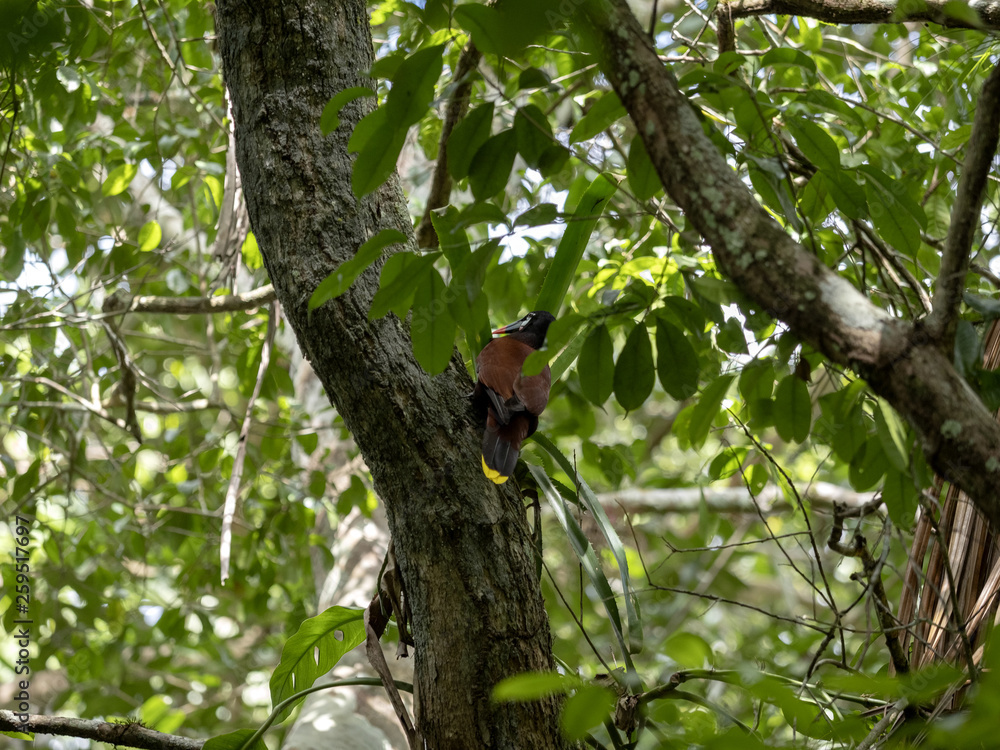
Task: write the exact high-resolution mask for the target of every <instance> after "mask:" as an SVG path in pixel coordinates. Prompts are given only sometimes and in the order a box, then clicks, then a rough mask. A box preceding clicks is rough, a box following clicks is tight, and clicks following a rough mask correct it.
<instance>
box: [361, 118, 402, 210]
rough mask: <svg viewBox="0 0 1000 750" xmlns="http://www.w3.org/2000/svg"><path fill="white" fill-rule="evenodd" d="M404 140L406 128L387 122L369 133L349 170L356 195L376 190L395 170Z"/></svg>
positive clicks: (364, 194)
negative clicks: (352, 166)
mask: <svg viewBox="0 0 1000 750" xmlns="http://www.w3.org/2000/svg"><path fill="white" fill-rule="evenodd" d="M359 124H360V123H359ZM405 140H406V130H405V129H403V130H399V129H397V128H396V127H394V126H393V125H391V124H390V123H388V122H384V123H382V125H381V126H380V127H379V128H378V129H377V130H376V131H375V132H373V133H372V134H371V136H370V137H369V138H368V139H367V140H366V141H365V144H364V146H363V147H362V148H361V151H360V152H359V153H358V158H357V160H355V162H354V170H353V171H352V172H351V190H353V191H354V195H355V196H356V197H358V198H363V197H364V196H366V195H368V194H369V193H371V192H373V191H375V190H377V189H378V188H379V186H381V185H382V183H384V182H385V181H386V180H388V179H389V176H390V175H391V174H392V173H393V172H395V171H396V160H397V159H399V152H400V151H402V149H403V143H404V142H405Z"/></svg>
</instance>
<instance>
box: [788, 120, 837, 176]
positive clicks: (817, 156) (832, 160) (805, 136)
mask: <svg viewBox="0 0 1000 750" xmlns="http://www.w3.org/2000/svg"><path fill="white" fill-rule="evenodd" d="M785 127H787V128H788V132H789V133H791V134H792V137H793V138H794V139H795V144H796V145H797V146H798V147H799V150H800V151H802V153H803V154H805V157H806V158H807V159H808V160H809V161H810V162H812V164H813V165H814V166H815V167H816V168H817V169H820V170H824V171H831V172H837V171H839V170H840V147H839V146H838V145H837V144H836V142H835V141H834V140H833V138H831V137H830V136H829V135H828V134H827V132H826V131H825V130H823V128H821V127H820V126H819V125H817V124H816V123H814V122H812V121H811V120H806V119H802V118H792V117H789V118H788V119H787V120H786V122H785Z"/></svg>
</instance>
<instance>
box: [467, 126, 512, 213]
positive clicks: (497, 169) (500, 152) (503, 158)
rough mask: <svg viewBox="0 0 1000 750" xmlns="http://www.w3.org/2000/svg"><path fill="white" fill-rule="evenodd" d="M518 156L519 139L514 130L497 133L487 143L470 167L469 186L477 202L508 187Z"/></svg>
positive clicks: (473, 158) (473, 159)
mask: <svg viewBox="0 0 1000 750" xmlns="http://www.w3.org/2000/svg"><path fill="white" fill-rule="evenodd" d="M516 156H517V137H516V136H515V134H514V131H513V130H505V131H503V132H502V133H497V134H496V135H495V136H493V137H492V138H490V139H489V140H487V141H486V143H484V144H483V145H482V146H480V148H479V150H478V151H477V152H476V155H475V156H474V157H472V164H471V165H470V166H469V186H470V187H471V188H472V194H473V195H474V196H475V197H476V200H480V201H485V200H487V199H489V198H492V197H493V196H494V195H496V194H497V193H499V192H500V191H501V190H503V189H504V188H505V187H506V186H507V180H509V179H510V172H511V170H512V169H513V168H514V158H515V157H516Z"/></svg>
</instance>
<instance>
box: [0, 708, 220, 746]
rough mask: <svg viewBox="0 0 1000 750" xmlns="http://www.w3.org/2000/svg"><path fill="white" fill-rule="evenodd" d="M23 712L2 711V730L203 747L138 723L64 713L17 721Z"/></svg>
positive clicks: (110, 742)
mask: <svg viewBox="0 0 1000 750" xmlns="http://www.w3.org/2000/svg"><path fill="white" fill-rule="evenodd" d="M18 716H20V714H15V713H14V712H13V711H3V710H0V731H2V732H28V733H31V732H33V733H35V734H58V735H61V736H63V737H80V738H81V739H88V740H97V741H98V742H104V743H107V744H108V745H112V746H114V747H138V748H144V750H200V749H201V746H202V745H203V744H204V741H203V740H192V739H188V738H187V737H178V736H177V735H175V734H164V733H163V732H157V731H154V730H152V729H148V728H146V727H144V726H142V724H139V723H121V724H117V723H111V722H107V721H94V720H91V719H71V718H67V717H63V716H44V715H40V714H29V715H28V720H27V721H26V722H23V723H22V722H21V721H18Z"/></svg>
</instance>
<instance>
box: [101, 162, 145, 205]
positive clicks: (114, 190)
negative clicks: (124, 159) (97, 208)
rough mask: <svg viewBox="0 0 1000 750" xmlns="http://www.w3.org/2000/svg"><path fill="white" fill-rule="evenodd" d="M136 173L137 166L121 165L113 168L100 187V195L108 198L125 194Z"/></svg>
mask: <svg viewBox="0 0 1000 750" xmlns="http://www.w3.org/2000/svg"><path fill="white" fill-rule="evenodd" d="M138 172H139V166H138V165H137V164H121V165H119V166H117V167H115V168H114V169H112V170H111V172H110V173H109V174H108V177H107V179H105V180H104V184H103V185H101V195H103V196H105V197H107V198H110V197H111V196H113V195H119V194H120V193H123V192H125V190H126V189H127V188H128V186H129V185H130V184H131V183H132V178H134V177H135V176H136V174H137V173H138Z"/></svg>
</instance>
